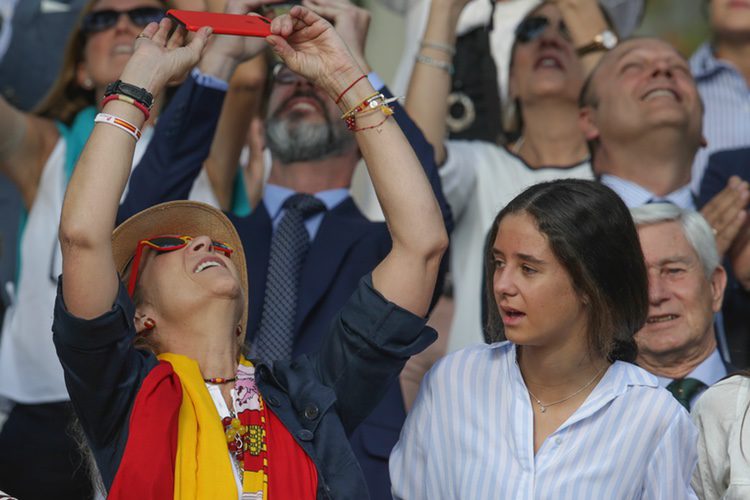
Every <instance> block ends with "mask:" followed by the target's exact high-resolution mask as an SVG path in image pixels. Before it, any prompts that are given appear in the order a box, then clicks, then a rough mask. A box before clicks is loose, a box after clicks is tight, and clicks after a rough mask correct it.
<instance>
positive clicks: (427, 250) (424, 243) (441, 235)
mask: <svg viewBox="0 0 750 500" xmlns="http://www.w3.org/2000/svg"><path fill="white" fill-rule="evenodd" d="M449 243H450V240H449V239H448V233H447V232H446V230H445V227H444V226H443V225H442V224H441V225H440V229H439V230H437V229H436V230H434V231H430V232H429V234H427V235H425V237H423V238H420V239H419V243H418V246H417V247H416V248H415V249H414V252H415V254H417V255H419V256H420V257H421V259H422V260H423V261H424V263H425V266H426V267H427V268H428V269H433V268H434V269H435V272H437V269H438V268H439V267H440V262H441V261H442V259H443V255H445V252H447V251H448V245H449Z"/></svg>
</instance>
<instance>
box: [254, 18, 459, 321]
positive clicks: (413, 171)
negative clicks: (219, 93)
mask: <svg viewBox="0 0 750 500" xmlns="http://www.w3.org/2000/svg"><path fill="white" fill-rule="evenodd" d="M272 32H273V33H274V35H272V36H270V37H269V38H268V42H269V43H270V44H271V45H272V47H273V48H274V50H275V51H276V53H277V54H278V55H279V56H280V57H281V58H282V59H283V60H284V62H285V63H286V65H287V66H288V67H289V68H291V69H292V70H294V71H296V72H297V73H299V74H301V75H303V76H305V77H306V78H307V79H308V80H310V81H311V82H312V83H313V84H315V85H316V86H318V87H319V88H321V89H323V90H325V91H326V92H327V93H328V95H329V96H330V97H331V99H334V100H335V101H338V105H339V107H340V109H341V110H342V113H343V112H347V111H348V110H350V109H352V108H354V107H357V106H358V105H360V104H361V103H363V102H364V101H366V100H367V98H368V97H370V96H372V95H373V94H374V93H375V91H374V89H373V88H372V85H370V83H369V81H368V80H367V78H365V77H364V73H363V70H362V68H360V67H359V65H358V64H357V63H356V61H355V60H354V58H353V57H352V55H351V54H350V52H349V51H348V49H347V48H346V45H345V44H344V42H343V41H342V40H341V38H340V36H339V35H338V34H337V33H336V31H335V30H334V29H333V26H331V24H330V23H328V22H327V21H326V20H324V19H323V18H321V17H319V16H318V15H316V14H315V13H313V12H311V11H310V10H308V9H306V8H304V7H299V6H298V7H294V8H292V10H291V11H290V13H289V15H288V16H282V17H279V18H277V19H275V20H274V23H273V24H272ZM279 35H282V36H279ZM284 36H286V37H287V38H286V39H285V38H284ZM355 126H356V130H357V131H356V132H355V136H356V139H357V143H358V145H359V148H360V151H361V152H362V156H363V157H364V159H365V160H366V163H367V168H368V171H369V174H370V177H371V178H372V181H373V185H374V186H375V191H376V193H377V195H378V200H379V201H380V205H381V206H382V208H383V213H384V215H385V219H386V222H387V223H388V227H389V230H390V233H391V237H392V240H393V247H392V249H391V252H390V253H389V254H388V255H387V256H386V258H385V259H384V260H383V261H382V262H381V263H380V264H379V265H378V266H377V267H376V268H375V270H374V271H373V275H372V276H373V284H374V286H375V288H376V289H377V290H378V291H379V292H380V293H381V294H382V295H383V296H384V297H385V298H386V299H388V300H390V301H391V302H394V303H395V304H397V305H399V306H401V307H403V308H404V309H407V310H408V311H410V312H412V313H414V314H416V315H419V316H424V315H426V313H427V310H428V307H429V305H430V299H431V298H432V292H433V290H434V287H435V280H436V277H437V271H438V268H439V265H440V259H441V257H442V255H443V253H444V251H445V249H446V247H447V245H448V237H447V234H446V231H445V227H444V224H443V219H442V216H441V214H440V209H439V207H438V204H437V202H436V200H435V196H434V195H433V193H432V189H431V187H430V184H429V182H428V181H427V177H426V176H425V174H424V171H423V170H422V168H421V166H420V164H419V161H418V160H417V158H416V156H415V154H414V150H413V149H412V148H411V146H410V145H409V142H408V141H407V139H406V137H404V134H403V133H402V132H401V129H400V128H399V126H398V125H397V124H396V123H395V120H393V119H392V118H391V117H388V116H386V115H384V114H383V113H381V112H379V111H375V112H370V113H366V114H365V113H362V114H357V115H356V123H355Z"/></svg>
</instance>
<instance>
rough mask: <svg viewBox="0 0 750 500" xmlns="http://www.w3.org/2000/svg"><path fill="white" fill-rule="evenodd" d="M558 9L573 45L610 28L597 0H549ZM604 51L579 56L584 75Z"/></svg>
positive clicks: (579, 43)
mask: <svg viewBox="0 0 750 500" xmlns="http://www.w3.org/2000/svg"><path fill="white" fill-rule="evenodd" d="M550 1H551V3H554V4H556V5H557V6H558V8H559V9H560V13H561V14H562V17H563V21H565V25H566V26H567V27H568V31H569V32H570V38H571V39H572V40H573V46H574V47H583V46H585V45H587V44H589V43H591V42H592V41H593V40H594V37H596V36H597V35H598V34H600V33H602V32H603V31H605V30H611V29H612V28H611V27H610V26H609V25H608V24H607V19H606V18H605V17H604V14H603V13H602V8H601V7H600V6H599V2H598V1H597V0H550ZM604 54H605V52H604V51H601V50H599V51H595V52H589V53H588V54H586V55H584V56H583V57H581V63H582V64H583V70H584V72H585V74H586V75H588V74H589V73H591V71H592V70H593V69H594V67H595V66H596V65H597V64H598V63H599V61H600V60H601V58H602V56H603V55H604Z"/></svg>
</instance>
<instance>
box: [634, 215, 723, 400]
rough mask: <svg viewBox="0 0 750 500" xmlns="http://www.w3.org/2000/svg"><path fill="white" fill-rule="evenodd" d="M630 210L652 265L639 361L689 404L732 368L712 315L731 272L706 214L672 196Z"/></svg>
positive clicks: (716, 308)
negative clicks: (669, 200)
mask: <svg viewBox="0 0 750 500" xmlns="http://www.w3.org/2000/svg"><path fill="white" fill-rule="evenodd" d="M631 213H632V215H633V220H634V222H635V224H636V227H637V229H638V236H639V238H640V241H641V248H642V250H643V256H644V259H645V261H646V268H647V270H648V281H649V283H648V284H649V304H650V307H649V313H648V319H647V320H646V324H645V326H644V327H643V328H642V329H641V330H640V331H639V332H638V333H637V334H636V336H635V340H636V342H637V344H638V358H637V359H636V362H637V363H638V365H639V366H641V367H642V368H644V369H646V370H648V371H649V372H651V373H653V374H654V375H656V376H657V378H658V379H659V383H660V384H661V385H662V386H663V387H666V388H667V389H669V391H670V392H672V394H673V395H674V396H675V397H676V398H677V400H678V401H679V402H680V403H682V404H683V406H685V407H686V408H687V409H688V410H689V409H690V408H691V407H692V404H693V403H694V402H695V400H696V399H697V397H698V396H699V395H700V394H701V393H702V392H703V391H704V390H705V389H706V388H707V387H708V386H710V385H712V384H714V383H716V382H718V381H719V380H720V379H721V378H723V377H724V376H726V375H727V373H728V371H729V370H728V367H727V365H725V364H724V362H723V360H722V358H721V356H720V354H719V351H718V350H717V348H716V335H715V331H714V321H713V318H714V313H716V312H718V311H719V309H720V308H721V302H722V299H723V297H724V287H725V286H726V282H727V276H726V272H725V271H724V268H723V267H722V266H721V264H720V262H719V254H718V252H717V251H716V244H715V242H714V237H713V234H712V232H711V228H710V227H709V225H708V223H707V222H706V221H705V219H704V218H703V217H702V216H701V215H700V214H699V213H697V212H695V211H692V210H684V209H681V208H679V207H677V206H676V205H674V204H672V203H651V204H648V205H643V206H641V207H637V208H633V209H631Z"/></svg>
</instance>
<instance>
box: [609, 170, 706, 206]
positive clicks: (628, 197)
mask: <svg viewBox="0 0 750 500" xmlns="http://www.w3.org/2000/svg"><path fill="white" fill-rule="evenodd" d="M601 183H602V184H604V185H605V186H607V187H609V188H610V189H612V190H613V191H614V192H615V193H617V195H618V196H619V197H620V198H622V201H623V202H625V205H627V207H628V208H634V207H640V206H641V205H645V204H646V203H649V202H654V201H657V202H669V203H674V204H675V205H677V206H678V207H680V208H684V209H691V210H695V202H694V201H693V193H692V191H690V184H685V185H684V186H682V187H681V188H679V189H677V190H675V191H672V192H671V193H669V194H668V195H666V196H656V195H655V194H654V193H652V192H651V191H649V190H648V189H646V188H644V187H643V186H641V185H640V184H636V183H635V182H632V181H629V180H625V179H622V178H620V177H617V176H614V175H611V174H602V176H601Z"/></svg>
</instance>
